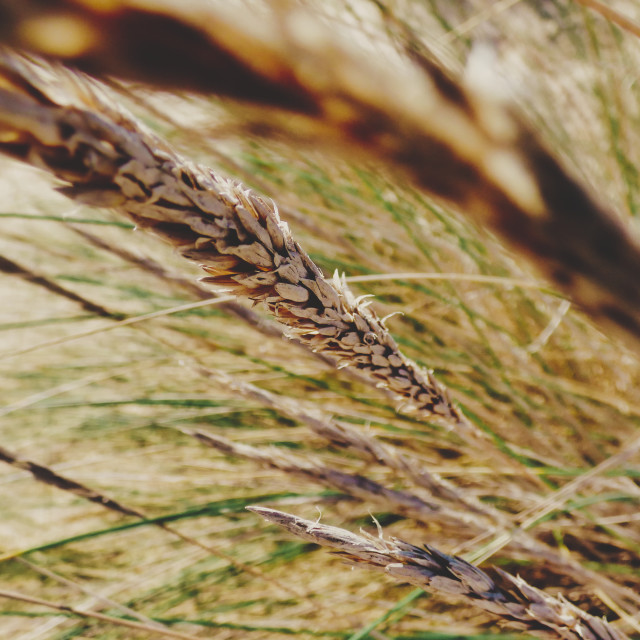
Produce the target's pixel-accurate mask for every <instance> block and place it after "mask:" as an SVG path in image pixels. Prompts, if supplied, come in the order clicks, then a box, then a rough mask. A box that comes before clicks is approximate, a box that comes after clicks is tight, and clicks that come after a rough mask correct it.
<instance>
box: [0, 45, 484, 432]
mask: <svg viewBox="0 0 640 640" xmlns="http://www.w3.org/2000/svg"><path fill="white" fill-rule="evenodd" d="M0 74H1V76H4V79H5V85H7V86H8V87H9V89H1V90H0V150H2V151H4V152H5V153H7V154H10V155H12V156H14V157H18V158H20V159H22V160H25V161H28V162H31V163H32V164H35V165H37V166H40V167H42V168H44V169H47V170H49V171H50V172H52V173H53V174H54V175H56V176H57V177H58V178H60V179H61V180H63V181H64V182H65V185H66V186H64V187H62V188H61V189H60V190H61V191H62V192H63V193H65V194H66V195H68V196H70V197H72V198H74V199H76V200H77V201H80V202H83V203H87V204H91V205H94V206H103V207H111V208H115V209H117V210H119V211H121V212H123V213H125V214H127V215H128V216H129V218H131V219H132V220H133V221H134V222H135V223H136V225H137V226H138V227H139V228H143V229H146V230H148V231H150V232H153V233H154V234H156V235H158V236H160V237H161V238H162V239H164V240H165V241H167V242H168V243H170V244H171V245H173V246H174V247H175V248H176V249H177V250H178V252H179V253H180V254H181V255H182V256H184V257H185V258H188V259H189V260H193V261H195V262H197V263H199V264H200V266H201V267H202V269H203V270H204V271H205V272H206V273H207V274H208V276H207V277H206V278H204V281H206V282H208V283H210V284H213V285H217V286H220V287H224V288H225V289H227V290H231V291H232V292H233V293H235V294H237V295H238V296H244V297H247V298H249V299H251V300H253V301H255V302H264V303H265V304H266V306H267V307H268V309H269V310H270V312H271V313H272V314H273V315H274V317H275V318H276V319H277V320H278V321H279V322H281V323H282V324H284V325H285V327H286V328H287V329H288V331H289V333H290V334H291V335H294V336H296V337H298V338H299V339H300V340H301V341H302V342H303V343H304V344H306V345H307V346H308V347H309V348H310V349H312V350H314V351H320V352H323V353H326V354H329V355H332V356H334V357H336V358H338V359H339V361H340V363H341V364H343V365H352V366H354V367H355V368H356V369H357V370H358V371H359V372H361V373H362V374H365V375H366V376H367V377H368V379H369V380H370V381H372V382H373V383H375V384H377V385H380V386H383V387H386V388H388V389H389V390H391V391H392V392H393V393H394V394H395V395H396V396H397V397H398V398H399V399H401V400H402V402H403V403H404V409H405V410H413V411H416V412H418V414H419V415H422V416H425V417H429V418H431V419H435V420H439V421H440V422H441V423H443V424H445V425H447V426H449V427H452V426H454V427H457V428H459V429H460V430H461V431H466V432H467V433H469V434H475V433H476V432H475V429H474V428H473V427H472V426H471V425H470V423H469V422H468V421H467V420H466V419H465V418H464V417H463V416H462V414H461V413H460V412H459V410H458V409H457V408H456V407H455V406H454V405H453V404H452V402H451V400H450V399H449V395H448V393H447V391H446V389H445V388H444V387H443V386H442V385H441V384H439V383H438V382H437V381H436V379H435V378H434V377H433V375H432V374H431V373H430V372H429V371H425V370H423V369H421V368H420V367H418V366H417V365H416V364H415V363H414V362H412V361H411V360H409V359H408V358H406V357H405V356H404V355H403V354H402V353H401V352H400V351H399V349H398V347H397V345H396V343H395V341H394V339H393V338H392V337H391V335H390V334H389V332H388V331H387V329H386V328H385V326H384V324H383V323H382V322H381V321H380V320H379V319H378V317H377V316H376V315H375V313H374V312H373V311H371V310H370V309H368V308H367V307H366V304H364V303H362V302H361V301H360V302H359V301H357V300H356V299H355V298H354V296H353V295H352V294H351V292H350V290H349V289H348V287H347V286H346V284H345V282H344V280H343V279H340V278H339V277H337V276H336V277H334V278H333V280H332V281H328V280H327V279H325V278H324V277H323V275H322V273H321V272H320V270H319V269H318V267H317V266H316V265H315V264H314V263H313V262H312V261H311V259H310V258H309V256H308V255H307V254H306V253H305V252H304V251H303V250H302V248H301V247H300V246H299V245H298V244H297V243H296V242H295V241H294V239H293V238H292V236H291V233H290V232H289V229H288V227H287V225H286V223H284V222H282V221H281V220H280V218H279V215H278V209H277V206H276V205H275V203H274V202H272V201H270V200H267V199H264V198H261V197H260V196H258V195H257V194H255V193H253V192H252V191H251V190H250V189H247V188H246V187H244V186H243V185H242V184H240V183H238V182H235V181H232V180H228V179H226V178H223V177H221V176H218V175H216V174H215V173H214V172H213V171H212V170H210V169H207V168H205V167H202V166H196V165H193V164H191V163H189V162H187V161H186V160H185V159H183V158H181V157H180V156H179V155H178V154H177V153H175V152H174V151H173V150H172V149H171V148H170V147H169V146H168V145H167V144H165V143H163V142H162V141H161V140H159V139H158V138H156V137H155V136H154V135H153V134H151V133H150V132H148V131H146V130H145V129H144V128H143V127H142V126H141V125H139V124H138V123H136V122H135V120H134V119H133V118H132V117H131V116H129V115H127V114H125V113H123V112H122V111H120V110H118V109H116V108H115V107H114V106H113V105H112V104H111V103H109V102H107V101H106V98H104V97H103V96H101V95H99V94H100V89H99V86H98V85H97V84H93V83H91V82H90V81H89V80H88V79H86V78H84V77H82V76H80V75H78V74H71V73H70V72H65V71H64V70H62V69H58V68H54V67H50V66H46V65H37V64H35V63H31V62H27V61H26V60H24V59H20V58H18V57H16V56H15V55H12V54H10V53H8V52H4V53H1V55H0ZM52 80H54V81H55V85H54V84H52Z"/></svg>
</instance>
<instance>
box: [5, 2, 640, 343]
mask: <svg viewBox="0 0 640 640" xmlns="http://www.w3.org/2000/svg"><path fill="white" fill-rule="evenodd" d="M583 2H586V0H583ZM143 4H147V3H143ZM229 4H233V3H210V4H209V5H207V7H206V10H204V12H201V11H199V10H198V11H195V10H193V7H192V6H191V3H180V4H179V5H176V6H174V7H171V8H169V7H167V6H166V3H162V5H165V6H159V7H155V6H153V3H149V6H147V7H145V6H142V5H141V3H140V2H134V1H133V0H119V1H118V2H113V3H104V2H102V3H96V2H94V1H89V0H50V2H48V3H47V11H46V12H43V11H42V6H41V2H36V1H35V0H21V2H16V1H15V0H12V1H8V0H0V40H2V41H4V42H7V43H10V44H12V45H13V46H17V47H20V48H24V49H27V50H30V51H34V52H39V53H41V54H44V55H49V56H51V57H58V58H59V59H62V60H65V61H67V62H71V63H73V64H77V65H79V66H80V67H81V68H83V69H84V70H86V71H88V72H90V73H94V74H96V73H98V74H113V75H119V76H121V77H126V78H130V79H135V80H142V81H145V82H148V83H151V84H154V85H156V86H160V87H164V88H170V89H176V88H178V89H180V88H189V89H195V90H198V91H203V92H215V93H218V94H221V95H225V96H231V97H233V98H237V99H241V100H245V101H248V102H250V103H253V104H257V105H262V106H264V105H268V106H270V107H276V108H277V109H285V110H286V111H285V112H284V113H281V112H280V113H279V112H278V111H276V110H274V109H266V110H264V109H255V110H253V111H252V113H251V116H248V115H247V114H246V113H245V118H246V119H247V120H248V126H251V125H253V126H254V128H255V129H256V130H258V131H260V132H261V133H262V134H269V133H270V134H272V135H282V134H285V135H288V136H289V137H290V138H291V139H293V140H296V141H300V140H306V141H307V142H310V143H313V144H314V145H324V146H327V145H332V146H334V147H339V148H340V149H341V151H342V152H343V153H344V152H349V153H354V152H355V153H360V154H364V155H366V157H370V156H374V157H376V158H378V159H381V160H382V161H384V162H386V163H387V164H388V165H390V166H392V167H394V168H398V169H400V170H401V171H403V172H404V173H405V174H406V175H408V176H409V177H410V178H411V179H412V180H414V182H415V183H416V184H418V185H420V187H421V188H423V189H425V190H426V191H428V192H429V193H431V194H433V195H435V196H437V197H439V198H443V199H445V200H447V201H448V202H449V203H451V204H453V205H454V206H455V207H456V208H458V209H459V210H461V211H463V212H464V213H466V214H468V215H470V216H473V217H474V218H475V219H476V220H478V221H480V222H481V223H482V224H484V225H487V226H489V227H491V228H492V229H493V230H495V231H497V232H498V233H499V234H501V235H502V236H503V237H504V238H506V239H507V240H508V241H509V242H510V243H511V244H512V245H513V246H515V247H516V248H517V249H518V250H519V251H520V252H521V253H523V254H525V255H526V256H528V257H529V258H530V259H531V260H533V261H534V262H535V264H536V266H537V267H538V268H539V269H540V270H541V271H542V272H543V273H544V274H545V275H546V276H547V277H548V278H549V279H550V280H551V281H552V282H553V283H554V284H555V285H556V286H557V287H558V288H559V289H560V290H562V291H564V292H565V293H567V294H568V295H569V296H570V297H571V298H572V299H573V301H574V302H576V303H578V305H580V306H581V307H582V308H583V309H584V310H585V311H587V312H589V313H590V314H591V316H592V317H593V318H595V319H596V320H598V321H599V322H600V323H602V324H604V325H605V326H606V327H607V328H609V329H612V330H614V331H616V332H617V333H618V335H620V336H621V337H623V338H625V339H626V340H627V343H628V344H629V345H630V346H632V347H633V348H635V349H636V351H638V350H639V349H640V284H639V281H638V278H637V277H636V276H635V274H636V273H638V271H639V270H640V244H639V243H638V240H637V238H635V237H634V236H633V234H632V233H629V231H628V230H627V229H626V228H625V227H624V226H623V225H621V224H620V223H619V222H618V220H617V219H616V217H615V216H614V215H612V213H611V212H610V211H608V210H606V209H605V208H603V207H602V206H600V205H599V204H598V203H597V202H595V201H594V199H593V198H592V196H591V195H590V194H589V193H588V192H587V190H586V189H585V188H583V187H582V186H581V185H580V184H579V183H577V182H576V180H575V179H574V178H572V177H571V175H570V174H569V173H568V172H567V171H565V170H564V169H563V167H562V166H561V165H560V163H559V162H558V161H557V160H556V158H555V157H554V156H553V155H552V154H551V153H550V152H549V151H548V150H547V149H546V148H545V146H544V144H542V143H541V141H540V140H539V139H538V136H537V135H536V134H535V133H534V132H533V131H532V130H531V128H530V127H529V126H527V124H526V123H525V122H523V120H522V119H521V118H520V117H518V115H517V114H516V113H514V110H513V109H512V108H510V106H509V105H505V104H504V103H503V102H501V101H500V100H496V99H493V98H492V97H491V96H490V95H489V92H488V91H481V92H478V91H476V90H474V89H473V88H472V87H469V86H468V85H465V84H464V83H462V82H459V81H457V80H455V79H452V78H450V77H449V76H448V75H447V74H446V73H445V72H443V70H442V69H440V68H439V67H438V66H437V64H436V63H434V61H433V59H432V58H430V57H429V56H425V55H423V54H422V52H420V51H419V50H418V49H416V48H413V49H412V51H411V54H410V56H411V58H412V62H409V61H407V60H402V61H400V60H397V61H396V62H395V63H391V62H390V61H388V60H385V59H384V58H385V56H383V55H378V56H372V57H370V58H369V59H367V58H365V57H364V56H363V55H361V54H360V55H359V54H358V52H357V51H356V50H354V48H353V47H349V46H348V44H347V43H345V42H344V41H343V40H341V39H340V38H338V37H336V33H334V32H332V31H331V30H330V29H328V28H327V27H326V25H325V24H324V20H322V19H318V17H317V16H315V15H314V14H313V13H311V12H308V11H306V10H304V9H302V8H300V7H297V6H293V5H290V4H289V3H285V5H283V7H281V8H279V9H278V8H276V9H275V10H274V11H273V12H271V13H268V12H265V13H263V14H262V15H261V17H260V19H258V20H255V21H254V23H251V22H248V21H247V20H246V16H245V11H243V10H242V9H238V8H237V7H229V6H227V5H229ZM378 4H379V3H378ZM590 4H593V2H591V3H590ZM594 6H595V5H594ZM379 8H380V9H381V10H382V11H383V12H384V9H383V8H382V7H380V6H379ZM605 15H607V19H609V20H615V19H616V18H615V16H616V15H617V14H615V12H614V13H613V14H612V13H605ZM60 17H62V18H63V19H64V21H65V24H67V25H68V26H67V29H69V30H70V32H71V34H72V36H75V37H72V38H71V39H72V41H73V42H74V44H73V45H72V46H61V45H60V44H58V46H56V45H52V41H53V40H55V39H54V38H52V37H51V36H49V37H47V34H51V33H54V34H55V33H56V29H57V26H56V25H57V24H58V22H57V20H59V19H60ZM34 25H35V28H34ZM336 31H337V30H336ZM416 62H417V63H418V64H415V63H416ZM292 113H293V114H295V117H291V116H292ZM265 114H266V115H265ZM612 247H615V249H616V250H615V252H614V251H612ZM294 295H295V294H294Z"/></svg>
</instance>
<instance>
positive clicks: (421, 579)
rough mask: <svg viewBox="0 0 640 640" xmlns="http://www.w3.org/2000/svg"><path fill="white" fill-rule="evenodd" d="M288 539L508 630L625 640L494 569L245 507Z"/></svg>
mask: <svg viewBox="0 0 640 640" xmlns="http://www.w3.org/2000/svg"><path fill="white" fill-rule="evenodd" d="M248 509H249V511H253V512H254V513H257V514H258V515H260V516H262V517H263V518H264V519H265V520H267V521H269V522H272V523H274V524H277V525H278V526H281V527H283V528H284V529H286V530H287V531H289V532H290V533H292V534H293V535H295V536H297V537H299V538H302V539H303V540H309V541H310V542H314V543H316V544H320V545H323V546H325V547H330V548H332V549H334V550H335V551H336V552H337V553H338V554H340V555H341V556H343V557H345V558H347V559H348V560H350V561H352V562H354V563H357V564H364V565H367V566H368V567H371V568H374V569H378V570H382V571H384V572H385V573H387V574H388V575H389V576H391V577H392V578H395V579H396V580H400V581H402V582H409V583H410V584H413V585H416V586H418V587H420V588H422V589H425V590H426V591H429V592H432V593H439V594H442V595H446V596H451V595H453V596H457V597H460V598H463V599H464V600H465V601H466V602H468V603H469V604H470V605H472V606H476V607H479V608H481V609H484V610H485V611H487V612H489V613H491V614H492V615H494V616H496V617H498V618H500V619H501V620H503V621H504V622H506V623H507V624H509V625H510V626H512V627H515V628H518V629H521V630H524V631H527V632H529V633H532V634H534V635H537V636H539V637H543V638H560V639H561V640H625V639H627V636H626V635H625V634H624V633H622V632H621V631H618V630H617V629H614V628H613V627H612V626H611V624H609V623H608V622H607V621H606V620H605V619H601V618H596V617H594V616H591V615H589V614H588V613H585V612H584V611H582V610H581V609H578V607H576V606H575V605H573V604H571V603H570V602H568V601H567V600H565V599H564V598H562V597H561V596H559V597H553V596H550V595H548V594H547V593H545V592H544V591H541V590H540V589H536V588H535V587H532V586H531V585H529V584H528V583H527V582H525V581H524V580H523V579H522V578H520V577H514V576H512V575H510V574H508V573H506V572H504V571H501V570H499V569H496V570H495V577H491V576H489V575H488V574H487V573H485V572H484V571H482V570H480V569H478V568H476V567H474V566H473V565H471V564H469V563H468V562H466V561H465V560H463V559H462V558H458V557H456V556H450V555H447V554H445V553H442V552H441V551H438V550H437V549H435V548H433V547H430V546H428V545H424V547H416V546H414V545H412V544H409V543H408V542H404V541H402V540H398V539H397V538H391V539H388V540H385V539H383V538H382V536H380V537H378V538H375V537H373V536H370V535H368V534H365V533H363V534H362V535H356V534H354V533H351V532H350V531H346V530H344V529H339V528H338V527H331V526H327V525H323V524H320V523H318V522H312V521H311V520H304V519H303V518H299V517H297V516H294V515H290V514H288V513H283V512H282V511H276V510H274V509H267V508H264V507H248Z"/></svg>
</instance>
